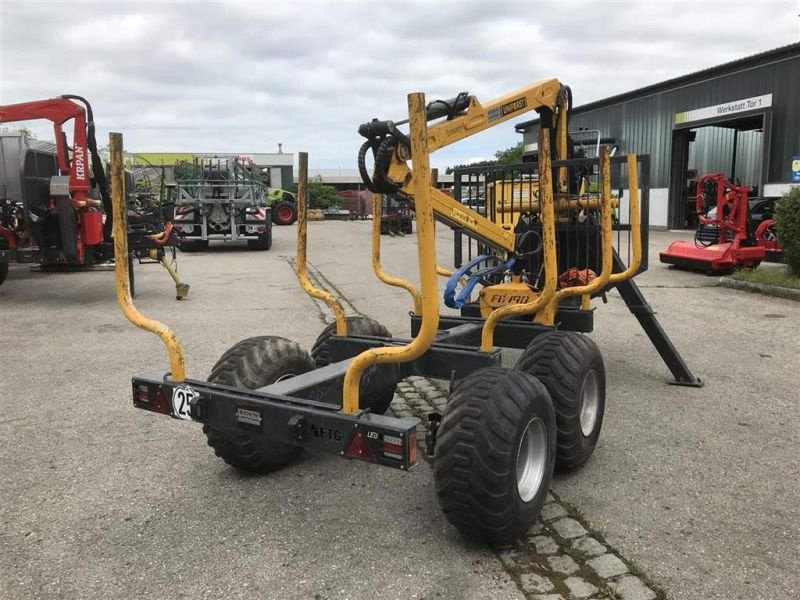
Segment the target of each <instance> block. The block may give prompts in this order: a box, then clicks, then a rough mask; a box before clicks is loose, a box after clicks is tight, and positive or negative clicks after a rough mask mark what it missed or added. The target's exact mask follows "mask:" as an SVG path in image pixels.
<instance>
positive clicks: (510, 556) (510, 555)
mask: <svg viewBox="0 0 800 600" xmlns="http://www.w3.org/2000/svg"><path fill="white" fill-rule="evenodd" d="M495 552H497V556H498V558H500V562H502V563H503V564H504V565H505V566H506V568H514V567H516V566H517V563H516V562H515V561H514V555H515V554H516V550H515V548H514V547H513V546H512V547H508V548H495Z"/></svg>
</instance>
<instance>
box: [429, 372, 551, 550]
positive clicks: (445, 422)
mask: <svg viewBox="0 0 800 600" xmlns="http://www.w3.org/2000/svg"><path fill="white" fill-rule="evenodd" d="M532 399H533V400H532ZM532 402H536V403H538V404H539V406H537V410H540V409H541V408H542V407H546V409H545V410H546V411H547V412H548V414H549V427H550V430H551V431H553V430H554V427H555V421H554V417H553V414H552V407H551V406H550V401H549V397H548V393H547V390H546V388H545V387H544V385H542V384H541V383H540V382H538V381H537V380H536V379H535V378H534V377H532V376H530V375H528V374H527V373H524V372H522V371H515V370H512V369H505V368H501V367H491V368H487V369H481V370H479V371H476V372H474V373H472V374H470V375H468V376H467V377H465V378H464V379H462V380H461V381H460V382H459V383H458V384H457V385H456V387H455V389H454V391H453V394H452V395H451V397H450V401H449V403H448V405H447V408H446V410H445V415H444V417H443V419H442V422H441V425H440V426H439V432H438V434H437V440H436V452H435V456H434V460H433V468H434V476H435V481H436V495H437V497H438V500H439V505H440V507H441V509H442V511H443V512H444V514H445V516H446V517H447V519H448V521H450V523H452V524H453V525H455V527H456V528H457V529H459V530H460V531H461V532H463V533H465V534H467V535H469V536H470V537H472V538H474V539H477V540H480V541H486V542H496V543H502V542H510V541H513V540H516V539H519V537H521V536H522V535H524V533H525V532H526V531H527V530H528V528H529V527H530V525H531V524H532V522H531V518H530V517H531V514H530V513H527V514H526V515H520V514H515V510H514V506H515V502H516V497H517V490H516V485H510V484H509V482H510V481H515V477H516V474H515V472H513V470H514V469H515V460H516V459H515V456H514V453H515V452H516V449H517V448H516V444H517V441H516V437H517V434H518V432H517V429H518V428H519V427H520V421H521V420H523V419H524V418H525V415H526V414H527V412H528V408H529V407H530V406H531V403H532ZM554 437H555V436H553V438H552V439H553V441H554ZM550 452H551V459H550V463H549V469H546V473H545V479H544V481H543V482H542V486H541V487H542V488H549V483H550V476H551V474H552V460H553V458H552V455H553V454H554V452H555V447H554V444H551V448H550ZM540 495H541V498H537V499H535V500H536V502H535V504H536V505H537V506H535V507H534V508H535V515H534V516H533V520H535V518H536V516H537V515H538V512H539V510H541V504H542V503H543V502H544V498H545V495H546V491H545V492H542V493H541V494H540Z"/></svg>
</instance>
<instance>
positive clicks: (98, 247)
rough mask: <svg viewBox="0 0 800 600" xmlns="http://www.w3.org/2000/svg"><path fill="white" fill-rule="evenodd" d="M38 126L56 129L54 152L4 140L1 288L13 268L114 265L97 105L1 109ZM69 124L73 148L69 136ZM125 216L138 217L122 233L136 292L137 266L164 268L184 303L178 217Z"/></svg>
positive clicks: (152, 211) (69, 99)
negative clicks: (175, 258)
mask: <svg viewBox="0 0 800 600" xmlns="http://www.w3.org/2000/svg"><path fill="white" fill-rule="evenodd" d="M34 119H46V120H49V121H52V122H53V125H54V130H55V138H56V140H55V145H54V147H52V148H51V147H48V145H45V144H41V143H38V144H33V143H31V142H29V141H28V140H27V139H26V138H24V137H21V136H5V135H4V136H2V137H1V138H0V169H1V170H0V176H1V177H0V184H2V185H0V283H2V282H3V280H4V279H5V278H6V276H7V275H8V263H9V262H32V263H34V262H35V263H38V264H39V266H40V267H41V268H46V269H54V268H61V267H67V268H86V269H88V268H92V267H94V266H96V265H99V264H101V263H105V262H107V261H110V260H112V259H114V250H113V242H112V239H111V232H112V230H113V225H114V221H113V216H112V211H111V197H110V195H109V193H108V189H107V188H108V185H107V180H106V172H105V164H104V162H103V160H102V159H101V157H100V156H99V154H98V151H97V142H96V139H95V125H94V116H93V113H92V107H91V105H90V104H89V102H87V101H86V100H85V99H84V98H82V97H80V96H74V95H64V96H59V97H57V98H51V99H48V100H38V101H34V102H24V103H21V104H10V105H6V106H0V123H11V122H18V121H28V120H34ZM70 120H72V121H73V123H74V128H73V133H72V146H71V147H70V146H69V145H68V141H67V136H66V133H65V132H64V131H63V130H62V127H63V125H64V123H66V122H67V121H70ZM126 208H127V212H130V213H131V214H130V215H128V214H127V213H126V221H127V222H128V225H129V226H128V227H127V228H126V230H125V231H124V232H123V234H124V235H125V236H126V238H127V242H128V255H127V256H126V258H125V261H126V263H130V269H129V275H130V278H131V279H130V283H131V287H132V286H133V262H134V260H139V262H142V261H154V262H159V263H161V264H162V265H163V266H164V267H165V268H166V269H167V271H168V272H169V273H170V275H171V276H172V278H173V279H174V280H175V286H176V297H177V298H178V299H179V300H180V299H182V298H184V297H185V296H186V294H187V293H188V291H189V286H188V285H186V284H185V283H182V282H181V281H180V279H179V278H178V275H177V272H176V271H175V269H174V268H173V266H172V265H171V264H170V263H169V262H168V261H167V254H166V251H167V249H168V248H170V247H174V246H176V245H177V242H178V239H177V237H176V236H175V235H174V234H173V233H172V223H171V216H165V215H164V214H163V212H162V211H161V209H160V207H158V206H156V207H150V208H149V209H148V210H145V211H141V210H137V209H136V208H135V207H134V206H132V205H131V204H130V203H128V202H126ZM128 216H130V219H128V218H127V217H128ZM117 258H118V259H120V257H119V256H118V257H117Z"/></svg>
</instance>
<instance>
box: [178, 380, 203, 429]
mask: <svg viewBox="0 0 800 600" xmlns="http://www.w3.org/2000/svg"><path fill="white" fill-rule="evenodd" d="M199 395H200V394H198V393H197V392H195V391H194V390H193V389H192V388H190V387H186V386H185V385H184V386H179V387H176V388H175V389H174V390H172V412H173V413H174V414H175V416H176V417H178V418H179V419H185V420H187V421H191V420H192V400H194V399H195V398H197V397H198V396H199Z"/></svg>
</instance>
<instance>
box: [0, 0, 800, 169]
mask: <svg viewBox="0 0 800 600" xmlns="http://www.w3.org/2000/svg"><path fill="white" fill-rule="evenodd" d="M0 11H2V14H0V20H2V32H0V35H1V36H2V47H1V48H0V50H2V57H1V58H0V75H2V77H1V80H2V88H0V103H3V104H7V103H13V102H23V101H29V100H35V99H38V98H46V97H52V96H56V95H60V94H64V93H75V94H79V95H82V96H85V97H86V98H88V99H89V100H90V101H91V102H92V104H93V107H94V110H95V119H96V122H97V125H98V135H99V136H100V139H101V142H100V143H101V144H103V141H102V140H103V139H104V138H105V136H106V135H107V133H108V131H110V130H114V131H122V132H123V133H124V134H125V144H126V147H127V148H129V149H131V150H139V151H153V150H164V151H168V150H173V151H198V152H201V151H233V152H239V151H241V152H259V151H272V150H275V149H276V148H277V144H278V142H282V143H283V144H284V149H285V150H286V151H290V152H298V151H301V150H305V151H308V152H309V153H310V159H311V164H312V166H314V167H318V168H325V167H328V166H336V167H339V166H341V167H344V168H352V167H353V166H354V165H355V153H356V150H357V148H358V147H359V145H360V143H361V139H360V138H359V136H358V134H357V132H356V130H357V128H358V125H359V124H360V123H362V122H364V121H367V120H369V119H371V118H373V117H379V118H391V119H395V120H399V119H402V118H403V117H404V114H405V112H406V94H407V93H409V92H412V91H424V92H426V94H427V95H428V99H429V100H430V99H435V98H440V97H452V96H454V95H455V94H456V93H458V92H459V91H462V90H469V91H470V92H472V93H474V94H476V95H477V96H478V98H479V99H482V100H488V99H491V98H493V97H495V96H498V95H502V94H505V93H507V92H509V91H511V90H514V89H516V88H519V87H521V86H523V85H526V84H527V83H530V82H533V81H536V80H538V79H543V78H547V77H553V76H555V77H558V78H559V79H561V80H562V81H563V82H565V83H567V84H569V85H570V86H571V87H572V89H573V92H574V96H575V101H576V104H578V105H580V104H582V103H585V102H589V101H592V100H596V99H599V98H603V97H606V96H609V95H612V94H617V93H620V92H624V91H627V90H630V89H633V88H636V87H641V86H643V85H647V84H650V83H655V82H658V81H661V80H663V79H666V78H669V77H675V76H678V75H681V74H684V73H688V72H691V71H696V70H699V69H702V68H706V67H709V66H713V65H715V64H719V63H721V62H726V61H729V60H734V59H737V58H741V57H743V56H746V55H748V54H752V53H755V52H761V51H764V50H768V49H770V48H773V47H776V46H779V45H783V44H786V43H791V42H794V41H797V39H798V33H799V32H798V19H797V17H796V14H797V4H796V2H794V1H789V2H774V3H768V2H760V3H754V2H749V3H724V4H719V3H702V2H686V3H667V2H629V3H622V2H615V3H582V2H552V3H551V2H547V3H544V2H536V3H533V2H445V1H440V2H404V3H392V4H383V3H380V4H379V3H369V2H347V3H343V2H322V1H315V2H310V1H305V2H301V1H295V2H290V1H279V0H272V1H270V2H263V3H256V2H225V3H210V2H193V3H192V2H159V3H143V2H124V3H122V2H104V3H95V4H85V3H75V2H35V3H34V2H13V1H9V0H5V1H4V2H2V4H0ZM523 118H524V117H523ZM519 120H522V118H521V119H519ZM519 120H517V121H519ZM517 121H515V122H517ZM28 125H29V126H31V127H32V128H33V129H34V130H35V131H36V133H37V134H38V135H39V137H40V138H42V139H49V136H50V135H51V129H50V128H49V127H48V126H47V125H44V124H34V123H30V124H28ZM517 141H519V135H518V134H516V133H515V132H514V129H513V125H508V126H504V127H498V128H495V129H493V130H491V131H489V132H486V133H483V134H481V135H480V136H476V137H475V138H470V139H469V140H465V141H464V142H462V143H460V144H458V145H455V146H453V147H450V148H446V149H444V150H442V151H440V152H439V153H437V154H436V155H434V156H433V158H432V164H433V165H434V166H437V167H440V168H444V167H445V166H447V165H452V164H455V163H462V162H465V161H466V160H467V159H469V158H470V157H475V156H492V155H493V154H494V152H495V151H497V150H499V149H502V148H507V147H509V146H512V145H513V144H515V143H516V142H517Z"/></svg>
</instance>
